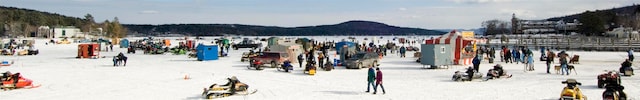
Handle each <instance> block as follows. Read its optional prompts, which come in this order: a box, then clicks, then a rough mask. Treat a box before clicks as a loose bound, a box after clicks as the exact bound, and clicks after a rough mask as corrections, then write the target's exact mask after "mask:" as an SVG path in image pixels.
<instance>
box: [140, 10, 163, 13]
mask: <svg viewBox="0 0 640 100" xmlns="http://www.w3.org/2000/svg"><path fill="white" fill-rule="evenodd" d="M157 13H160V12H158V11H155V10H145V11H140V12H139V14H157Z"/></svg>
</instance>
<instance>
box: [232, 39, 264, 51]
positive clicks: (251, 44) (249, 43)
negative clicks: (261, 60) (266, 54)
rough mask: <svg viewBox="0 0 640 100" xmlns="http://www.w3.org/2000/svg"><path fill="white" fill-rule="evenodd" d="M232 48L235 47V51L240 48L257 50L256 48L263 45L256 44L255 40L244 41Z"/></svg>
mask: <svg viewBox="0 0 640 100" xmlns="http://www.w3.org/2000/svg"><path fill="white" fill-rule="evenodd" d="M231 47H233V49H234V50H238V48H252V49H256V48H260V47H262V43H257V42H254V41H253V40H243V41H242V42H240V43H238V44H233V45H232V46H231Z"/></svg>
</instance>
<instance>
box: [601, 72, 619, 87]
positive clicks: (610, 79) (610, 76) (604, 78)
mask: <svg viewBox="0 0 640 100" xmlns="http://www.w3.org/2000/svg"><path fill="white" fill-rule="evenodd" d="M620 83H621V80H620V74H619V73H618V72H615V71H608V72H607V73H603V74H600V75H598V88H603V87H604V86H606V85H607V84H620Z"/></svg>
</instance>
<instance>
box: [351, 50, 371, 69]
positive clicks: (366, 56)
mask: <svg viewBox="0 0 640 100" xmlns="http://www.w3.org/2000/svg"><path fill="white" fill-rule="evenodd" d="M346 59H347V60H345V62H344V63H343V65H344V66H345V67H346V68H349V69H360V68H366V67H368V66H378V60H379V59H378V53H374V52H359V53H356V54H354V55H351V57H348V58H346Z"/></svg>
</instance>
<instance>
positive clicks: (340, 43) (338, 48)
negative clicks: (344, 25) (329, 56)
mask: <svg viewBox="0 0 640 100" xmlns="http://www.w3.org/2000/svg"><path fill="white" fill-rule="evenodd" d="M344 45H346V46H347V48H352V47H353V48H355V47H356V43H353V42H346V41H342V42H338V43H336V51H338V52H337V53H338V54H340V50H342V47H343V46H344Z"/></svg>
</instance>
